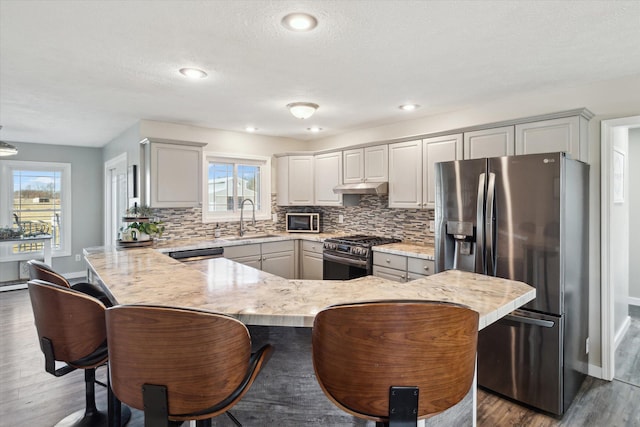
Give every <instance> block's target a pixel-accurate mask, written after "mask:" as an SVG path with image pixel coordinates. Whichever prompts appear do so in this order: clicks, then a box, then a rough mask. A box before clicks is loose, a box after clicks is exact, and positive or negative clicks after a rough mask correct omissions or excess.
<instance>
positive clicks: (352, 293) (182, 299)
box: [85, 248, 535, 329]
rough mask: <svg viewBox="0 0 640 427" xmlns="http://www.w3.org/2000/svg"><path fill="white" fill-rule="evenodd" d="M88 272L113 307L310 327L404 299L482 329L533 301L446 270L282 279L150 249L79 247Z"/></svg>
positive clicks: (524, 291)
mask: <svg viewBox="0 0 640 427" xmlns="http://www.w3.org/2000/svg"><path fill="white" fill-rule="evenodd" d="M85 259H86V260H87V263H88V269H89V272H90V276H91V277H92V278H93V279H94V280H95V281H96V282H97V283H98V284H101V285H103V286H104V287H105V288H106V289H107V290H108V291H109V292H110V293H111V294H112V295H113V296H114V297H115V299H116V300H117V301H118V302H119V303H120V304H136V303H139V304H159V305H175V306H182V307H194V308H202V309H207V310H211V311H216V312H220V313H224V314H228V315H230V316H233V317H236V318H238V319H239V320H240V321H242V322H243V323H245V324H246V325H258V326H293V327H311V326H312V325H313V319H314V317H315V315H316V313H318V312H319V311H320V310H322V309H323V308H325V307H327V306H330V305H333V304H343V303H349V302H361V301H375V300H393V299H396V300H397V299H411V300H416V299H419V300H432V301H448V302H455V303H459V304H463V305H466V306H468V307H470V308H471V309H473V310H475V311H477V312H478V313H479V315H480V318H479V324H478V328H479V329H482V328H484V327H486V326H488V325H490V324H491V323H493V322H495V321H496V320H498V319H500V318H501V317H503V316H505V315H507V314H509V313H510V312H512V311H513V310H515V309H517V308H518V307H520V306H522V305H524V304H526V303H527V302H529V301H531V300H533V299H534V298H535V289H534V288H532V287H531V286H529V285H527V284H525V283H523V282H516V281H512V280H507V279H501V278H496V277H490V276H484V275H481V274H475V273H468V272H463V271H457V270H449V271H445V272H442V273H438V274H435V275H432V276H428V277H426V278H423V279H418V280H414V281H411V282H406V283H398V282H392V281H389V280H386V279H382V278H379V277H374V276H367V277H362V278H358V279H353V280H344V281H342V280H288V279H283V278H281V277H278V276H274V275H272V274H269V273H265V272H262V271H259V270H256V269H253V268H251V267H247V266H245V265H242V264H239V263H236V262H234V261H231V260H227V259H224V258H216V259H209V260H204V261H201V262H198V263H189V264H182V263H180V262H178V261H176V260H173V259H171V258H169V257H168V256H166V255H164V254H161V253H159V252H157V251H156V250H154V249H151V248H141V249H128V250H116V249H115V248H114V249H112V248H93V249H87V250H85Z"/></svg>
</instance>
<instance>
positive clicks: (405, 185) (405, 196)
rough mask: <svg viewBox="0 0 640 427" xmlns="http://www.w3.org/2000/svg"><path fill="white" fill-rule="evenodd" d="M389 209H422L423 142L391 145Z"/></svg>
mask: <svg viewBox="0 0 640 427" xmlns="http://www.w3.org/2000/svg"><path fill="white" fill-rule="evenodd" d="M389 207H390V208H406V209H419V208H421V207H422V140H417V141H406V142H398V143H395V144H389Z"/></svg>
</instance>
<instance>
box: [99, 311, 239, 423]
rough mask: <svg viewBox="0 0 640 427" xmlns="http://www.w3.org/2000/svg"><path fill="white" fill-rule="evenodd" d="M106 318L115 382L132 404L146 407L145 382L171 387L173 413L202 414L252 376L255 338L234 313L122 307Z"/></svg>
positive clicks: (170, 411)
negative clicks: (223, 313) (252, 352)
mask: <svg viewBox="0 0 640 427" xmlns="http://www.w3.org/2000/svg"><path fill="white" fill-rule="evenodd" d="M106 319H107V338H108V341H109V365H110V369H111V386H112V388H113V391H114V393H115V395H116V396H117V397H118V399H120V400H121V401H122V402H123V403H125V404H127V405H129V406H132V407H134V408H137V409H140V410H144V405H143V394H142V386H143V385H144V384H153V385H161V386H166V388H167V401H168V414H169V416H170V417H172V416H175V415H179V414H193V413H197V412H200V411H204V410H205V409H207V408H211V407H212V406H214V405H215V404H217V403H219V402H221V401H223V400H224V399H226V398H228V397H229V396H230V395H231V394H232V393H233V392H234V391H235V390H236V389H237V388H238V386H239V385H240V384H241V383H242V382H243V380H244V379H245V377H246V376H247V372H248V367H249V359H250V357H251V338H250V335H249V331H248V330H247V328H246V326H245V325H244V324H242V323H241V322H240V321H238V320H236V319H234V318H232V317H229V316H225V315H222V314H216V313H212V312H207V311H201V310H193V309H184V308H170V307H154V306H135V305H121V306H116V307H112V308H109V309H108V310H107V316H106ZM210 416H211V415H210ZM186 418H187V419H189V417H186ZM201 418H204V417H201ZM193 419H196V418H193Z"/></svg>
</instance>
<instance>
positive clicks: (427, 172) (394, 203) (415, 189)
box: [389, 134, 462, 209]
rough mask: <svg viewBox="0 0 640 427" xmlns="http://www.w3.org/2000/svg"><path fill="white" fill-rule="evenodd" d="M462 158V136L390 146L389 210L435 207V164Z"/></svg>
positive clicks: (441, 137) (448, 136) (442, 137)
mask: <svg viewBox="0 0 640 427" xmlns="http://www.w3.org/2000/svg"><path fill="white" fill-rule="evenodd" d="M460 158H462V134H454V135H446V136H438V137H433V138H426V139H424V140H417V141H407V142H399V143H396V144H390V145H389V207H390V208H407V209H424V208H434V207H435V196H436V184H435V164H436V163H438V162H446V161H451V160H458V159H460Z"/></svg>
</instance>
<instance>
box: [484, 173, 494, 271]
mask: <svg viewBox="0 0 640 427" xmlns="http://www.w3.org/2000/svg"><path fill="white" fill-rule="evenodd" d="M495 193H496V174H495V173H489V184H488V185H487V208H486V215H485V233H486V238H485V241H486V245H487V274H488V275H490V276H495V275H496V254H495V250H494V248H495V233H494V231H493V226H494V210H495Z"/></svg>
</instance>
